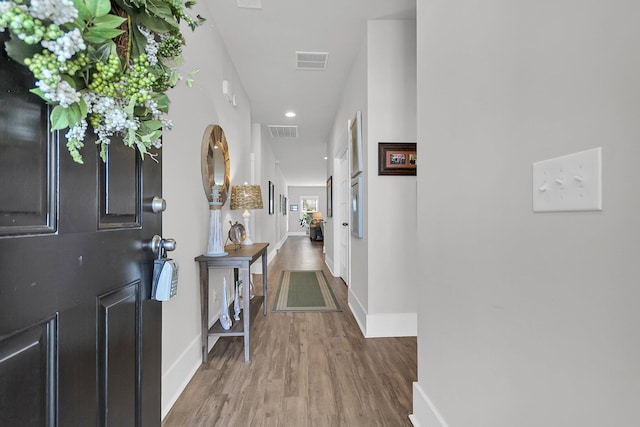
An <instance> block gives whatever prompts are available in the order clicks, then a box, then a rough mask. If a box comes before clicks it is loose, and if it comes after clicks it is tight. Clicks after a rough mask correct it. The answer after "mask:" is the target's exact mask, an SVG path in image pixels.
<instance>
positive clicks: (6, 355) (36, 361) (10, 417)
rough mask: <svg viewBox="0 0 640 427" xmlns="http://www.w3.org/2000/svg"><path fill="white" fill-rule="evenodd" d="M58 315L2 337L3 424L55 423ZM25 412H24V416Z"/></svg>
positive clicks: (0, 384)
mask: <svg viewBox="0 0 640 427" xmlns="http://www.w3.org/2000/svg"><path fill="white" fill-rule="evenodd" d="M55 338H56V318H53V319H49V320H48V321H45V322H41V323H38V324H36V325H34V326H31V327H29V328H27V329H25V330H23V331H20V332H17V333H16V334H14V335H12V336H10V337H5V338H4V339H2V340H0V425H2V426H5V425H7V426H8V425H13V422H14V420H15V419H18V418H22V419H24V421H25V425H39V426H47V425H52V424H53V420H54V419H55V408H56V398H57V390H56V389H55V384H56V382H57V364H56V354H57V352H56V339H55ZM23 414H24V415H23Z"/></svg>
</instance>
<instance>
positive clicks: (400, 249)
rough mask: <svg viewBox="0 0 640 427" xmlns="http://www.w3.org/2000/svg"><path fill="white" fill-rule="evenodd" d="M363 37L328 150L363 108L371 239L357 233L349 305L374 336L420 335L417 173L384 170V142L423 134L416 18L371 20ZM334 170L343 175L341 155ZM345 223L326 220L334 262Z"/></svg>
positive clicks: (342, 139) (366, 218)
mask: <svg viewBox="0 0 640 427" xmlns="http://www.w3.org/2000/svg"><path fill="white" fill-rule="evenodd" d="M363 42H364V43H363V47H362V49H361V51H360V54H359V55H358V57H357V58H356V59H355V62H354V65H353V68H352V70H351V73H350V75H349V77H348V80H347V84H346V85H345V95H344V97H343V99H342V101H341V104H340V107H339V109H338V111H337V114H336V119H335V122H334V127H333V132H332V135H331V139H330V141H329V150H328V151H329V153H330V155H331V158H336V157H338V156H339V155H340V153H341V151H342V150H344V148H345V146H347V144H348V140H349V139H348V131H347V130H348V127H347V122H348V121H349V120H352V119H353V117H354V116H355V114H356V112H357V111H361V112H362V123H363V161H364V172H363V173H362V174H361V177H362V185H363V206H364V215H363V238H362V239H357V238H351V275H350V282H349V285H350V287H349V306H350V307H351V310H352V312H353V313H354V315H355V317H356V319H357V321H358V323H359V325H360V327H361V329H362V332H363V334H364V335H365V336H367V337H375V336H404V335H416V333H417V332H416V325H417V315H416V310H417V305H416V299H415V294H416V286H417V283H416V282H417V280H416V277H417V273H418V270H419V267H418V265H417V262H416V258H415V256H416V250H417V247H416V245H417V237H416V233H415V230H416V178H415V177H396V176H393V177H379V176H378V142H414V141H416V113H415V108H416V101H415V99H416V97H415V92H416V75H415V72H416V71H415V64H416V50H415V46H416V42H415V22H413V21H398V20H395V21H385V20H382V21H370V22H369V23H368V27H367V35H366V37H365V39H364V40H363ZM328 175H329V176H332V175H335V173H334V170H333V162H329V167H328ZM339 191H340V189H339V188H338V187H337V182H336V181H334V194H337V193H338V192H339ZM335 208H336V203H334V210H335ZM340 228H341V227H336V226H335V222H334V220H333V219H329V220H328V222H327V224H326V228H325V231H326V232H325V236H326V237H325V238H326V239H327V241H326V242H325V247H327V248H328V249H327V264H329V265H334V266H335V265H337V264H339V260H338V259H337V254H338V250H339V234H338V233H339V232H340V231H341V230H340Z"/></svg>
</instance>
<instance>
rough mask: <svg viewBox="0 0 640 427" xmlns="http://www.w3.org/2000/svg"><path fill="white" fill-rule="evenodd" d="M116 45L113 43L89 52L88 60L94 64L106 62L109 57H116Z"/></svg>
mask: <svg viewBox="0 0 640 427" xmlns="http://www.w3.org/2000/svg"><path fill="white" fill-rule="evenodd" d="M117 51H118V50H117V48H116V44H115V43H114V42H113V41H110V42H109V43H105V44H103V45H101V46H100V47H99V48H98V49H96V50H94V51H92V52H89V58H90V59H91V60H93V61H96V62H107V61H108V60H109V56H111V55H117Z"/></svg>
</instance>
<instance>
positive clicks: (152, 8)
mask: <svg viewBox="0 0 640 427" xmlns="http://www.w3.org/2000/svg"><path fill="white" fill-rule="evenodd" d="M147 10H148V11H149V12H150V13H151V14H153V15H155V16H157V17H158V18H162V19H164V20H165V21H166V22H167V23H168V24H171V25H172V26H174V27H175V28H178V22H177V20H176V18H175V17H174V16H173V11H172V10H171V7H170V6H169V4H168V3H167V1H166V0H147Z"/></svg>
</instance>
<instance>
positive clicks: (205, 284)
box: [200, 261, 209, 364]
mask: <svg viewBox="0 0 640 427" xmlns="http://www.w3.org/2000/svg"><path fill="white" fill-rule="evenodd" d="M200 302H201V304H200V322H201V324H200V326H201V328H202V363H205V364H206V363H207V362H208V361H209V269H208V268H207V263H206V261H202V262H200Z"/></svg>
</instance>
